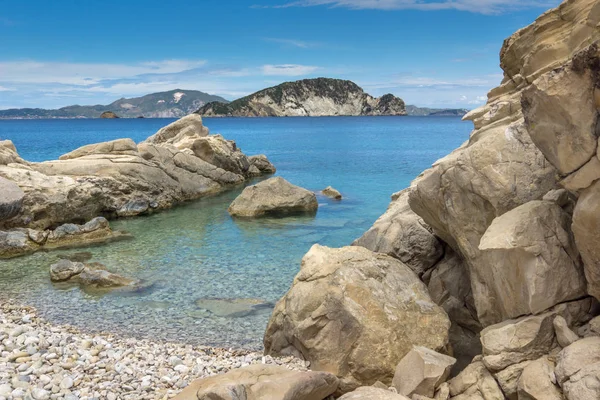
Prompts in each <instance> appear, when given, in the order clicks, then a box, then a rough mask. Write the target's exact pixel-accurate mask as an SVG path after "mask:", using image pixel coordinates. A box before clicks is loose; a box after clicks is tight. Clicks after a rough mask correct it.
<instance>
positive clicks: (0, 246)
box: [0, 230, 39, 258]
mask: <svg viewBox="0 0 600 400" xmlns="http://www.w3.org/2000/svg"><path fill="white" fill-rule="evenodd" d="M38 247H39V246H38V245H37V244H36V243H35V242H34V241H33V240H31V239H30V238H29V235H28V233H27V230H12V231H8V232H5V231H0V258H12V257H17V256H21V255H24V254H29V253H33V252H34V251H36V250H37V248H38Z"/></svg>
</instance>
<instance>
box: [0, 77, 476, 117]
mask: <svg viewBox="0 0 600 400" xmlns="http://www.w3.org/2000/svg"><path fill="white" fill-rule="evenodd" d="M468 111H469V110H466V109H436V108H421V107H416V106H412V105H406V106H405V105H404V101H403V100H402V99H400V98H398V97H396V96H394V95H391V94H388V95H385V96H382V97H379V98H375V97H373V96H371V95H369V94H367V93H365V92H364V91H363V90H362V89H361V88H360V87H359V86H358V85H356V84H355V83H354V82H351V81H344V80H339V79H329V78H317V79H305V80H302V81H297V82H286V83H283V84H281V85H278V86H274V87H272V88H267V89H263V90H261V91H259V92H256V93H254V94H251V95H249V96H246V97H243V98H241V99H238V100H235V101H233V102H229V101H227V100H226V99H224V98H222V97H219V96H214V95H210V94H208V93H204V92H200V91H197V90H183V89H175V90H171V91H168V92H160V93H152V94H148V95H146V96H142V97H135V98H130V99H125V98H122V99H119V100H117V101H114V102H112V103H111V104H108V105H93V106H80V105H73V106H67V107H63V108H59V109H57V110H48V109H42V108H15V109H9V110H0V119H43V118H65V119H68V118H100V116H101V115H102V114H103V113H105V112H113V113H115V114H116V115H117V116H118V117H120V118H139V117H144V118H179V117H183V116H185V115H188V114H191V113H193V112H198V113H200V114H201V115H204V116H207V117H210V116H226V115H233V116H284V115H295V116H298V115H411V116H463V115H465V114H466V113H467V112H468Z"/></svg>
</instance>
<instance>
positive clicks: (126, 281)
mask: <svg viewBox="0 0 600 400" xmlns="http://www.w3.org/2000/svg"><path fill="white" fill-rule="evenodd" d="M50 279H51V280H52V281H53V282H65V281H70V282H75V283H79V284H80V285H82V286H85V287H91V288H100V289H104V288H116V287H123V286H132V285H133V284H135V283H137V281H135V280H134V279H130V278H126V277H123V276H121V275H118V274H114V273H112V272H109V271H108V270H107V269H106V267H105V266H104V265H102V264H99V263H87V264H84V263H81V262H73V261H69V260H66V259H63V260H60V261H59V262H57V263H55V264H52V265H51V266H50Z"/></svg>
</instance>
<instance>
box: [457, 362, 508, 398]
mask: <svg viewBox="0 0 600 400" xmlns="http://www.w3.org/2000/svg"><path fill="white" fill-rule="evenodd" d="M448 384H449V385H450V396H451V397H450V398H451V399H455V400H504V399H505V397H504V394H503V393H502V390H501V389H500V387H499V386H498V383H496V380H495V379H494V377H493V376H492V375H491V374H490V373H489V371H488V370H487V369H486V368H485V365H483V363H482V362H481V361H474V362H473V363H472V364H469V365H468V366H467V368H465V369H464V370H463V371H462V372H461V373H460V374H458V375H457V376H456V377H455V378H453V379H452V380H450V381H449V382H448Z"/></svg>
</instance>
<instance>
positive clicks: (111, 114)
mask: <svg viewBox="0 0 600 400" xmlns="http://www.w3.org/2000/svg"><path fill="white" fill-rule="evenodd" d="M100 118H102V119H116V118H119V116H118V115H117V114H115V113H114V112H112V111H104V112H103V113H102V114H100Z"/></svg>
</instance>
